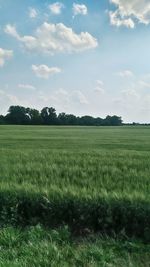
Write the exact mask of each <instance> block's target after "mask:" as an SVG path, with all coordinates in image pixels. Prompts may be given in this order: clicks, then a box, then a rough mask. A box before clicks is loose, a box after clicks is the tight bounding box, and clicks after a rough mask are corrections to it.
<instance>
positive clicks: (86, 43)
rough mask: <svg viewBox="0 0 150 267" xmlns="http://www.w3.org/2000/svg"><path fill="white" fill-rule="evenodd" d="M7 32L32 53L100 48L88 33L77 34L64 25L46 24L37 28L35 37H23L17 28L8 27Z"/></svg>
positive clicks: (69, 51)
mask: <svg viewBox="0 0 150 267" xmlns="http://www.w3.org/2000/svg"><path fill="white" fill-rule="evenodd" d="M4 30H5V32H6V33H7V34H9V35H11V36H13V37H15V38H16V39H17V40H18V41H20V42H21V43H23V44H24V46H25V48H26V49H28V50H30V51H38V52H43V53H50V54H51V55H53V54H55V53H62V52H68V53H71V52H81V51H84V50H87V49H92V48H95V47H97V46H98V42H97V40H96V39H95V38H94V37H93V36H92V35H91V34H90V33H88V32H81V33H80V34H76V33H75V32H74V31H73V30H72V28H68V27H66V26H65V25H64V24H63V23H58V24H52V23H47V22H44V23H43V24H42V25H41V26H40V27H39V28H37V30H36V32H35V35H34V36H28V35H25V36H21V35H19V34H18V32H17V30H16V28H15V26H12V25H9V24H8V25H6V27H5V29H4Z"/></svg>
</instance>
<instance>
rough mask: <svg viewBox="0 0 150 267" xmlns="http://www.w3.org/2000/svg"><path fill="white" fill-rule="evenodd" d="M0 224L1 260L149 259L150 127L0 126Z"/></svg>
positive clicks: (113, 262)
mask: <svg viewBox="0 0 150 267" xmlns="http://www.w3.org/2000/svg"><path fill="white" fill-rule="evenodd" d="M0 225H1V233H0V236H1V237H0V240H1V241H0V248H1V249H0V264H1V266H84V267H91V266H92V267H93V266H143V267H145V266H150V263H149V262H150V247H149V245H148V244H149V243H150V127H146V126H145V127H144V126H143V127H142V126H139V127H127V126H123V127H69V126H68V127H46V126H0ZM36 225H40V226H38V227H37V226H36ZM63 227H68V229H69V230H65V231H64V232H63V234H64V235H65V238H66V235H67V236H68V235H69V233H70V235H71V237H69V241H64V242H65V243H64V245H62V242H63V241H62V240H61V238H60V240H61V241H60V243H59V235H60V232H59V230H58V231H57V230H55V231H54V230H50V229H60V228H62V229H64V228H63ZM18 228H19V229H21V228H23V230H19V229H18ZM45 229H47V230H45ZM65 229H66V228H65ZM25 233H26V234H25ZM46 233H47V234H46ZM48 233H49V234H48ZM54 233H55V234H56V239H57V238H58V240H55V238H53V234H54ZM28 235H30V237H29V238H28V240H26V239H25V237H26V236H28ZM99 235H103V236H105V237H106V236H107V237H108V236H109V238H108V239H107V238H105V239H104V238H102V237H99V238H95V236H99ZM15 236H17V240H16V239H15V238H16V237H15ZM51 236H52V237H51ZM88 236H92V237H88ZM72 238H73V240H74V239H75V241H73V240H72ZM88 238H90V241H89V239H88ZM118 238H119V240H118ZM24 239H25V240H24ZM30 239H31V240H30ZM62 239H63V238H62ZM80 239H82V240H80ZM115 239H117V240H116V241H114V240H115ZM120 239H121V240H122V239H125V240H126V241H120ZM5 240H7V241H8V240H10V242H6V241H5ZM65 240H66V239H65ZM67 240H68V239H67ZM91 240H92V241H91ZM129 240H132V241H131V242H130V241H129ZM133 240H134V241H133ZM1 242H2V243H1ZM6 243H8V244H9V245H6ZM20 244H21V245H20ZM31 244H32V245H33V246H32V245H31ZM42 244H43V247H44V251H45V253H47V254H46V255H47V256H44V254H42V256H41V257H44V259H45V263H44V260H43V265H42V262H41V265H37V263H35V264H34V262H33V265H31V264H29V262H30V261H31V258H32V257H33V256H34V254H36V253H37V252H36V251H37V250H38V249H40V251H41V253H43V252H42V248H41V246H42ZM7 246H9V253H6V251H8V247H7ZM30 246H31V247H30ZM45 246H46V248H45ZM17 248H18V249H17ZM27 251H30V252H31V253H28V254H29V255H30V256H27ZM46 251H47V252H46ZM91 251H93V252H91ZM139 251H142V253H141V254H140V253H139ZM13 253H14V254H13ZM57 253H58V255H59V256H58V255H57V256H58V259H57V257H56V254H57ZM92 253H93V254H92ZM14 255H15V256H14ZM19 255H20V256H19ZM52 255H53V256H52ZM60 255H61V256H60ZM62 255H64V256H62ZM73 255H74V256H73ZM18 257H20V258H18ZM51 257H54V258H56V261H54V262H53V259H51ZM29 258H30V259H29ZM16 259H18V261H17V260H16ZM23 259H24V260H23ZM49 260H51V265H48V264H49V263H46V261H47V262H48V261H49ZM69 260H70V261H69ZM68 262H69V263H68ZM13 264H14V265H13ZM19 264H20V265H19ZM126 264H128V265H126Z"/></svg>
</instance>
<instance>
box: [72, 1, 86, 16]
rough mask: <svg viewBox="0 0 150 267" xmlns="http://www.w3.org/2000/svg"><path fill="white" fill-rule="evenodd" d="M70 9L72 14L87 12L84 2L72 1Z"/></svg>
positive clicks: (84, 13)
mask: <svg viewBox="0 0 150 267" xmlns="http://www.w3.org/2000/svg"><path fill="white" fill-rule="evenodd" d="M72 10H73V14H74V16H77V15H87V13H88V10H87V7H86V6H85V5H84V4H76V3H73V8H72Z"/></svg>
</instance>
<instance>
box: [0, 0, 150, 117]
mask: <svg viewBox="0 0 150 267" xmlns="http://www.w3.org/2000/svg"><path fill="white" fill-rule="evenodd" d="M149 51H150V1H149V0H92V1H91V0H83V1H82V0H78V1H72V0H62V1H52V0H13V1H12V0H0V114H6V112H7V111H8V108H9V106H10V105H21V106H26V107H33V108H37V109H39V110H40V109H41V108H43V107H46V106H48V107H51V106H52V107H54V108H55V109H56V111H57V113H59V112H66V113H69V114H71V113H73V114H75V115H79V116H82V115H92V116H95V117H98V116H99V117H102V118H104V117H105V116H106V115H108V114H109V115H118V116H121V117H122V118H123V121H124V122H133V121H134V122H150V52H149Z"/></svg>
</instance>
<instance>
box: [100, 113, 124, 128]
mask: <svg viewBox="0 0 150 267" xmlns="http://www.w3.org/2000/svg"><path fill="white" fill-rule="evenodd" d="M104 122H105V123H104V125H107V126H120V125H122V119H121V117H118V116H116V115H114V116H107V117H106V118H105V120H104Z"/></svg>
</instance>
